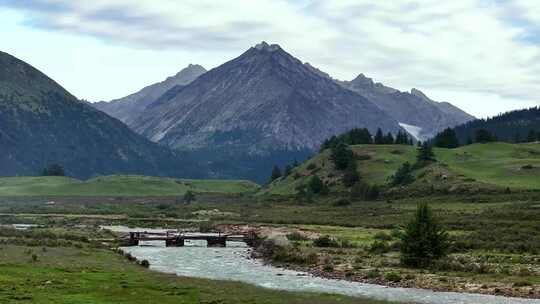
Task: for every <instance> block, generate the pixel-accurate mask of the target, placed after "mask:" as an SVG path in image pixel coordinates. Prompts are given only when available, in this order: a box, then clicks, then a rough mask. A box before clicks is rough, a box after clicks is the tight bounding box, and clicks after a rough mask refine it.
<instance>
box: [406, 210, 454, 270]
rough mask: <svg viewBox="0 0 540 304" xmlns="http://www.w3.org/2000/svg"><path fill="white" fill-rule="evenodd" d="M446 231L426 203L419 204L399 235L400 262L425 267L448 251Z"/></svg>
mask: <svg viewBox="0 0 540 304" xmlns="http://www.w3.org/2000/svg"><path fill="white" fill-rule="evenodd" d="M448 248H449V239H448V233H447V232H446V231H445V230H444V228H443V227H442V226H441V225H440V224H439V223H438V221H437V219H436V218H435V217H434V216H433V214H432V212H431V209H430V208H429V206H428V205H427V204H426V203H422V204H419V205H418V207H417V209H416V214H415V216H414V218H413V219H412V220H411V221H410V222H409V223H407V225H406V226H405V231H404V233H403V234H402V235H401V246H400V251H401V262H402V263H403V264H404V265H406V266H411V267H426V266H429V265H430V264H431V263H432V262H433V261H434V260H437V259H440V258H442V257H444V256H445V255H446V254H447V253H448Z"/></svg>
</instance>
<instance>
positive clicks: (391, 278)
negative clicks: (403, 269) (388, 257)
mask: <svg viewBox="0 0 540 304" xmlns="http://www.w3.org/2000/svg"><path fill="white" fill-rule="evenodd" d="M384 279H385V280H387V281H390V282H394V283H397V282H399V281H401V276H400V275H399V274H398V273H396V272H393V271H392V272H389V273H387V274H385V275H384Z"/></svg>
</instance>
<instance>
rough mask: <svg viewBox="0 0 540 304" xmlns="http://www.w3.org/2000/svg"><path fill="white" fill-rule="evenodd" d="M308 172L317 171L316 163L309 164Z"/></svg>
mask: <svg viewBox="0 0 540 304" xmlns="http://www.w3.org/2000/svg"><path fill="white" fill-rule="evenodd" d="M306 169H308V170H315V169H317V165H315V163H309V165H308V166H307V167H306Z"/></svg>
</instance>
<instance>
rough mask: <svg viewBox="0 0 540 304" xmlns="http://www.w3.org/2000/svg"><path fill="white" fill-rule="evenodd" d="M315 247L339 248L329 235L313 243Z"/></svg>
mask: <svg viewBox="0 0 540 304" xmlns="http://www.w3.org/2000/svg"><path fill="white" fill-rule="evenodd" d="M313 245H314V246H315V247H321V248H326V247H339V244H338V242H337V241H336V240H334V239H333V238H331V237H330V236H329V235H323V236H321V237H319V238H317V239H315V240H314V241H313Z"/></svg>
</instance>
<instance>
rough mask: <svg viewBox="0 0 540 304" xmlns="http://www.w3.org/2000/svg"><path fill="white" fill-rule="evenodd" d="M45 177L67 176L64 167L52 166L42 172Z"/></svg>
mask: <svg viewBox="0 0 540 304" xmlns="http://www.w3.org/2000/svg"><path fill="white" fill-rule="evenodd" d="M41 175H43V176H65V175H66V173H65V172H64V167H62V166H61V165H60V164H52V165H50V166H48V167H47V168H45V169H43V171H42V172H41Z"/></svg>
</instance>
